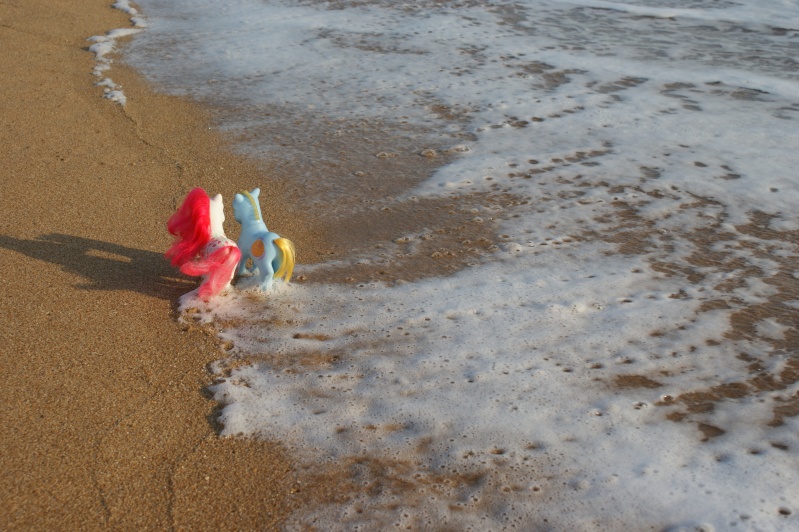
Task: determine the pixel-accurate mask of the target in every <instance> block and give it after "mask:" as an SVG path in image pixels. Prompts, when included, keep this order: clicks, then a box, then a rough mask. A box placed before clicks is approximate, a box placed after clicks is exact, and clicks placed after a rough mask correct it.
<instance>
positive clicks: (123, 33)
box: [87, 0, 147, 106]
mask: <svg viewBox="0 0 799 532" xmlns="http://www.w3.org/2000/svg"><path fill="white" fill-rule="evenodd" d="M113 7H114V8H116V9H119V10H120V11H124V12H125V13H127V14H129V15H131V18H130V22H131V24H132V25H133V27H132V28H117V29H113V30H110V31H108V32H107V33H106V34H105V35H95V36H93V37H89V38H88V39H87V40H88V41H90V42H93V43H94V44H92V45H91V46H89V51H90V52H92V53H93V54H94V56H95V59H96V60H97V64H96V65H95V67H94V70H93V74H94V75H95V76H96V77H98V78H102V79H101V80H100V81H98V82H97V85H98V86H103V87H105V89H103V94H104V95H105V97H106V98H108V99H109V100H111V101H113V102H117V103H118V104H120V105H122V106H124V105H125V103H126V102H127V98H126V97H125V93H124V92H123V91H122V88H121V87H120V86H119V85H117V84H116V83H114V80H112V79H111V78H109V77H105V72H106V71H108V70H109V69H110V68H111V63H112V60H111V57H110V55H111V54H112V53H113V52H114V51H115V50H116V48H117V41H118V40H119V39H121V38H124V37H130V36H131V35H135V34H137V33H139V32H140V31H141V30H142V29H144V28H146V27H147V22H146V20H145V19H144V17H142V16H141V15H140V14H139V12H138V11H137V10H136V8H134V7H133V6H131V5H130V2H128V0H118V1H117V2H116V3H115V4H114V6H113Z"/></svg>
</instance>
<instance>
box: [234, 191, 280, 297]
mask: <svg viewBox="0 0 799 532" xmlns="http://www.w3.org/2000/svg"><path fill="white" fill-rule="evenodd" d="M260 193H261V189H259V188H256V189H254V190H252V191H251V192H247V191H246V190H244V191H242V192H240V193H238V194H236V196H235V197H234V198H233V216H234V217H235V218H236V221H237V222H239V223H240V224H241V236H239V248H240V249H241V262H239V275H244V274H246V273H254V271H255V270H256V269H257V270H258V274H259V287H260V288H261V290H268V289H269V288H271V286H272V280H273V279H280V278H281V277H283V276H285V278H286V282H289V279H291V272H292V271H294V244H293V243H292V242H291V241H290V240H288V239H286V238H281V237H280V235H278V234H277V233H272V232H271V231H269V230H268V229H267V228H266V224H265V223H264V221H263V219H262V218H261V206H260V205H259V204H258V196H259V195H260ZM247 259H252V271H250V270H249V269H248V268H247Z"/></svg>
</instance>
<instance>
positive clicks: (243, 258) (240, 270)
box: [238, 246, 252, 275]
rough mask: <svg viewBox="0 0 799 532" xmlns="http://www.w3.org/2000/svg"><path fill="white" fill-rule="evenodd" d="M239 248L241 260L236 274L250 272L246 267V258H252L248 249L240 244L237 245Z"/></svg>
mask: <svg viewBox="0 0 799 532" xmlns="http://www.w3.org/2000/svg"><path fill="white" fill-rule="evenodd" d="M239 249H241V260H240V261H239V268H238V274H239V275H246V274H248V273H250V270H249V269H247V259H252V257H251V256H250V251H249V249H247V248H245V247H242V246H239Z"/></svg>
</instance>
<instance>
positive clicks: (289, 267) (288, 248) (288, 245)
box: [274, 238, 296, 282]
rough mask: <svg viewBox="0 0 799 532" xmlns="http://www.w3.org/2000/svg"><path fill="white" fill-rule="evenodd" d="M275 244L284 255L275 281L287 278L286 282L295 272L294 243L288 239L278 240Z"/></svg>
mask: <svg viewBox="0 0 799 532" xmlns="http://www.w3.org/2000/svg"><path fill="white" fill-rule="evenodd" d="M274 244H275V245H276V246H277V247H278V249H279V250H280V251H281V252H282V253H283V260H281V261H280V268H279V269H278V270H277V271H276V272H275V276H274V278H275V279H280V278H281V277H283V276H284V275H285V276H286V282H289V280H290V279H291V274H292V273H293V272H294V255H295V254H296V252H295V251H294V243H293V242H292V241H291V240H289V239H288V238H276V239H275V240H274Z"/></svg>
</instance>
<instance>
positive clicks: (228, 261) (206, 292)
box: [180, 246, 241, 301]
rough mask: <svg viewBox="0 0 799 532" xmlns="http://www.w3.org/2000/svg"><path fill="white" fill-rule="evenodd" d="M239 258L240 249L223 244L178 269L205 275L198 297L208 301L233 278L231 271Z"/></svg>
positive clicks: (191, 273) (190, 273) (187, 272)
mask: <svg viewBox="0 0 799 532" xmlns="http://www.w3.org/2000/svg"><path fill="white" fill-rule="evenodd" d="M239 259H241V251H240V250H239V248H238V247H236V246H225V247H223V248H220V249H218V250H216V251H214V252H213V253H212V254H211V255H209V256H208V257H206V258H202V259H197V260H193V261H190V262H186V263H184V264H183V265H181V267H180V271H182V272H183V273H185V274H186V275H192V276H199V275H206V276H207V277H206V278H205V280H204V281H203V283H202V284H201V285H200V290H199V295H200V298H201V299H203V300H205V301H208V300H209V299H210V298H211V297H213V296H215V295H217V294H218V293H219V292H221V291H222V290H223V289H224V288H225V286H227V284H228V283H229V282H230V280H231V279H233V273H234V272H235V270H236V266H237V265H238V264H239Z"/></svg>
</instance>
